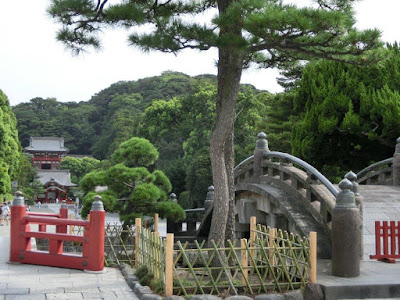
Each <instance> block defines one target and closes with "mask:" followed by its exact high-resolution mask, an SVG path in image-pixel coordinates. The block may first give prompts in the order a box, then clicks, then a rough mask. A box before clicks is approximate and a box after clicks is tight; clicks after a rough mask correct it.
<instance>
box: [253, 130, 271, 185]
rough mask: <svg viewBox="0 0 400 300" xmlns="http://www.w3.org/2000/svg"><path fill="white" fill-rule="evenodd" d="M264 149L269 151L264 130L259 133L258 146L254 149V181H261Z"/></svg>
mask: <svg viewBox="0 0 400 300" xmlns="http://www.w3.org/2000/svg"><path fill="white" fill-rule="evenodd" d="M264 151H269V149H268V141H267V135H266V134H265V133H264V132H260V133H259V134H258V135H257V142H256V148H255V150H254V166H253V172H254V174H253V175H254V182H260V176H261V175H262V160H263V153H264Z"/></svg>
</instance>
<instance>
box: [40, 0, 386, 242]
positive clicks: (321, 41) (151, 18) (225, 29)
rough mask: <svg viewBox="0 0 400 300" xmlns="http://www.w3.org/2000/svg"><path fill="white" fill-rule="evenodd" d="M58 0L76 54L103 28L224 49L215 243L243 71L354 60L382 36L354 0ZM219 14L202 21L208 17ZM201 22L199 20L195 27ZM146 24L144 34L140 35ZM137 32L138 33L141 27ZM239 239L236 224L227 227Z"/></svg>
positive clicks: (226, 194) (229, 203)
mask: <svg viewBox="0 0 400 300" xmlns="http://www.w3.org/2000/svg"><path fill="white" fill-rule="evenodd" d="M107 2H108V1H107V0H102V1H92V0H85V1H71V0H53V1H52V4H51V6H50V8H49V10H48V12H49V13H50V15H51V16H52V17H54V18H55V19H56V20H57V21H58V22H60V23H62V24H63V25H64V26H63V28H62V29H61V30H60V31H59V32H58V35H57V38H58V39H59V40H60V41H63V42H64V43H65V44H66V45H67V46H69V47H70V48H71V49H72V50H74V51H77V52H80V51H81V50H82V49H84V48H85V47H86V46H93V47H94V48H99V46H100V40H99V38H98V36H97V34H98V32H101V31H102V30H103V29H104V27H115V26H121V27H128V28H131V29H132V30H131V31H129V32H130V33H129V42H130V43H131V44H132V45H135V46H139V47H141V48H142V49H144V50H147V51H148V50H160V51H164V52H172V53H176V52H178V51H180V50H182V49H187V48H190V49H198V50H202V51H203V50H208V49H210V48H217V49H218V63H217V67H218V77H217V78H218V92H217V98H216V122H215V126H214V128H213V132H212V134H211V146H210V153H211V164H212V174H213V181H214V185H215V202H214V212H213V219H212V223H211V231H210V236H209V238H211V239H214V240H217V241H221V242H223V241H224V240H225V236H226V235H225V231H226V228H227V227H226V225H227V224H228V219H230V221H229V223H230V224H232V223H233V216H234V214H233V199H234V189H233V184H234V182H233V168H234V146H233V145H234V138H233V132H234V119H235V112H236V101H237V96H238V92H239V85H240V78H241V74H242V70H243V68H245V67H247V66H248V65H250V64H252V63H255V64H258V65H260V66H262V67H284V66H287V65H289V64H292V63H295V62H297V61H298V60H308V59H311V58H314V57H318V58H328V59H333V60H348V61H349V60H351V61H353V62H354V61H356V58H355V57H356V56H358V55H361V54H363V52H364V51H365V50H369V49H372V48H374V47H375V46H376V44H377V39H378V36H379V32H378V31H377V30H367V31H364V32H357V31H356V30H355V29H354V27H353V25H354V23H355V20H354V18H353V11H352V7H351V5H352V2H353V1H352V0H317V1H315V2H316V7H307V8H298V7H296V6H294V5H292V4H284V3H283V1H281V0H267V1H258V0H242V1H237V0H211V1H195V0H192V1H186V0H185V1H183V0H174V1H170V0H168V1H122V2H118V3H116V4H112V5H107ZM208 13H210V14H213V18H212V20H211V21H210V22H209V23H207V22H205V21H204V17H203V18H202V17H201V16H204V14H208ZM197 21H198V22H197ZM143 26H145V27H146V29H148V30H146V31H144V30H140V29H142V27H143ZM135 29H138V30H135ZM227 234H228V237H229V238H233V227H232V226H228V231H227Z"/></svg>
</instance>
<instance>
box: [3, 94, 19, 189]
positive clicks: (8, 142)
mask: <svg viewBox="0 0 400 300" xmlns="http://www.w3.org/2000/svg"><path fill="white" fill-rule="evenodd" d="M20 155H21V146H20V143H19V140H18V131H17V120H16V118H15V115H14V113H13V112H12V111H11V107H10V103H9V102H8V98H7V96H6V95H5V94H4V93H3V91H1V90H0V195H2V194H5V193H8V192H9V191H11V181H12V180H16V179H17V176H18V173H19V159H20Z"/></svg>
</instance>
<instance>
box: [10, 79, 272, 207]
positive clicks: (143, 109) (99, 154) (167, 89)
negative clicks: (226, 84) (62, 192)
mask: <svg viewBox="0 0 400 300" xmlns="http://www.w3.org/2000/svg"><path fill="white" fill-rule="evenodd" d="M216 93H217V88H216V78H215V76H211V75H202V76H196V77H190V76H187V75H184V74H181V73H173V72H165V73H163V74H162V75H161V76H157V77H151V78H144V79H141V80H138V81H130V82H118V83H116V84H113V85H111V86H110V87H109V88H106V89H104V90H103V91H101V92H100V93H98V94H96V95H95V96H93V97H92V98H91V99H90V101H88V102H80V103H75V104H74V105H72V103H61V102H57V101H56V100H54V99H46V100H44V99H41V98H35V99H32V100H31V101H30V102H29V103H21V104H18V105H17V106H15V107H14V108H13V110H14V111H15V113H16V116H17V118H18V129H19V130H20V131H21V132H23V134H22V135H21V142H22V143H25V144H24V146H27V145H28V144H27V143H28V141H29V136H31V135H32V136H36V135H38V136H62V137H65V145H66V146H67V147H68V148H69V149H70V153H72V154H74V153H75V154H84V153H86V154H92V155H94V156H95V157H96V158H98V159H104V158H107V157H110V156H111V154H112V153H113V152H114V151H115V150H116V146H115V145H119V144H121V142H123V141H125V140H128V139H129V138H131V137H132V136H138V137H145V138H147V139H148V140H150V141H151V143H152V144H154V145H155V147H156V148H157V149H158V151H159V158H158V160H157V161H156V166H157V168H158V169H160V170H162V171H163V172H164V173H165V174H166V175H167V177H168V178H169V179H170V180H171V183H172V186H173V187H172V190H173V192H175V193H176V194H177V195H178V196H179V203H182V204H183V203H185V204H184V205H185V207H186V208H191V207H194V206H202V204H203V201H204V199H205V196H206V192H207V188H208V187H209V186H210V185H212V184H213V182H212V175H211V166H210V156H209V139H210V133H211V130H212V127H213V124H214V119H215V114H216V112H215V98H216ZM154 97H160V98H154ZM272 99H273V97H272V95H271V94H269V93H267V92H260V91H258V90H256V89H255V88H254V87H252V86H250V85H242V86H241V91H240V94H239V105H238V108H237V118H236V124H237V125H238V126H237V127H236V132H235V143H236V162H240V161H241V160H242V159H244V158H246V157H247V156H248V155H250V154H251V153H252V151H253V150H254V149H253V148H254V140H255V137H256V134H257V132H259V131H265V128H266V127H265V126H266V122H264V120H265V115H266V114H267V107H269V104H268V103H269V101H271V100H272ZM105 108H107V109H105ZM65 114H69V115H75V116H79V115H80V116H86V117H85V118H84V119H85V121H83V119H82V118H78V119H77V120H78V121H77V122H75V121H72V122H71V119H68V124H67V122H66V121H65V120H63V115H65ZM75 123H78V124H75ZM51 124H53V125H54V126H53V125H51ZM30 126H32V127H30ZM77 126H79V128H80V131H78V132H77V134H76V136H75V135H74V132H75V129H74V128H76V127H77ZM47 128H48V130H46V129H47ZM70 130H71V131H70ZM79 132H87V133H94V132H98V134H97V135H95V134H90V136H88V135H85V134H79ZM127 147H128V148H129V147H130V146H129V145H127ZM85 149H86V150H85ZM80 151H82V152H80ZM121 151H122V152H121ZM123 151H125V150H123V148H121V149H120V150H119V151H118V152H116V153H115V161H114V162H111V161H109V162H107V161H103V163H99V164H100V165H99V164H97V160H92V159H89V158H75V157H66V158H64V159H63V160H62V162H61V167H62V168H63V169H69V170H70V171H71V175H72V182H75V183H77V182H79V180H80V179H81V178H82V177H83V175H85V174H86V173H89V172H90V171H92V170H93V169H96V168H101V167H105V168H107V167H109V166H110V165H111V164H112V163H115V162H117V161H118V162H122V158H123V156H124V152H123ZM117 156H118V157H120V158H118V159H117ZM154 159H155V158H154ZM103 164H108V165H106V166H102V165H103ZM135 164H136V163H135ZM82 188H83V189H84V190H85V186H83V187H82ZM185 191H189V193H185V194H184V195H186V196H182V197H181V194H182V193H183V192H185ZM181 198H182V199H181Z"/></svg>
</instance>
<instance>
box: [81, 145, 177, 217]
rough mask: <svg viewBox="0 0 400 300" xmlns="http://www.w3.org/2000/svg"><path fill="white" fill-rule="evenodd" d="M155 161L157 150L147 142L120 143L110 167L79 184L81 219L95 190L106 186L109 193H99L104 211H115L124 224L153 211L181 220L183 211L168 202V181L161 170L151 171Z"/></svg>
mask: <svg viewBox="0 0 400 300" xmlns="http://www.w3.org/2000/svg"><path fill="white" fill-rule="evenodd" d="M157 158H158V152H157V149H156V148H154V146H153V145H152V144H151V143H150V142H149V141H148V140H146V139H143V138H137V137H133V138H131V139H129V140H128V141H125V142H123V143H122V144H121V145H120V146H119V147H118V149H116V150H115V152H114V153H113V154H112V156H111V163H112V166H111V167H109V168H107V169H106V170H102V171H93V172H90V173H88V174H86V175H85V176H84V177H83V178H82V180H81V181H80V186H81V188H82V190H83V191H84V192H85V193H86V195H85V197H84V199H83V208H82V211H81V214H82V216H86V215H87V214H88V213H89V211H90V205H91V203H92V202H93V201H94V196H95V194H96V193H94V188H95V187H96V186H98V185H103V186H104V185H105V186H107V187H108V190H107V191H104V192H100V193H99V194H100V195H101V196H102V200H103V202H104V205H105V208H106V210H113V209H116V210H117V211H118V212H119V214H120V218H121V221H123V223H124V224H125V225H132V224H134V221H135V218H137V217H141V216H143V215H151V214H153V213H156V212H158V213H159V214H160V217H162V218H163V217H170V218H173V219H174V220H176V221H179V220H180V219H184V218H185V213H184V211H183V209H182V208H181V207H180V206H179V205H178V204H176V203H173V202H167V195H168V193H169V192H171V183H170V182H169V180H168V178H167V177H166V176H165V174H164V173H163V172H162V171H160V170H155V171H153V172H151V171H150V169H152V168H154V167H153V164H154V162H155V161H156V160H157Z"/></svg>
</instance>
